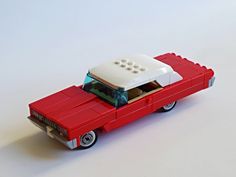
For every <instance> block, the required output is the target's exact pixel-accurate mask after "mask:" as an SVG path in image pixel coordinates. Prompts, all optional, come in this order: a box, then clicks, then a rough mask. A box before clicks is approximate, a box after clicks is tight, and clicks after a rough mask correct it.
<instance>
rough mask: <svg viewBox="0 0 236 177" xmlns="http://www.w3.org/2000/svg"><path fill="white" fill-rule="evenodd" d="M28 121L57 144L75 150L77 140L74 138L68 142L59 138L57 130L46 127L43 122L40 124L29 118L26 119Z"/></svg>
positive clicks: (63, 138) (61, 137)
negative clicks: (59, 143) (56, 141)
mask: <svg viewBox="0 0 236 177" xmlns="http://www.w3.org/2000/svg"><path fill="white" fill-rule="evenodd" d="M28 119H29V120H30V121H31V122H32V123H33V124H34V125H36V126H37V127H39V128H40V129H42V130H43V131H45V132H46V133H47V135H48V136H49V137H51V138H53V139H56V140H58V141H59V142H61V143H62V144H64V145H65V146H67V147H68V148H70V149H75V148H77V140H76V138H74V139H72V140H70V141H68V140H67V139H66V138H65V137H63V136H61V135H60V134H59V133H58V131H57V130H55V129H53V128H52V127H50V126H48V125H46V124H45V123H43V122H40V121H39V120H37V119H36V118H33V117H31V116H29V117H28Z"/></svg>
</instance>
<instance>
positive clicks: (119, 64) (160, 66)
mask: <svg viewBox="0 0 236 177" xmlns="http://www.w3.org/2000/svg"><path fill="white" fill-rule="evenodd" d="M89 73H90V74H91V75H92V76H93V77H96V79H98V80H100V81H102V82H105V83H106V84H109V85H110V86H111V87H113V88H116V89H117V88H122V89H124V90H129V89H132V88H135V87H138V86H140V85H143V84H146V83H148V82H151V81H157V82H158V83H159V84H160V85H161V86H162V87H164V86H167V85H170V84H173V83H175V82H177V81H180V80H182V79H183V78H182V77H181V76H180V75H179V74H178V73H177V72H175V71H174V70H173V69H172V67H171V66H169V65H167V64H165V63H163V62H161V61H159V60H156V59H154V58H152V57H149V56H146V55H138V56H130V57H124V58H119V59H116V60H113V61H108V62H106V63H104V64H101V65H100V66H97V67H95V68H92V69H90V70H89Z"/></svg>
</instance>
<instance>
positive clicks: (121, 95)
mask: <svg viewBox="0 0 236 177" xmlns="http://www.w3.org/2000/svg"><path fill="white" fill-rule="evenodd" d="M214 80H215V77H214V72H213V70H212V69H208V68H206V67H205V66H201V65H200V64H196V63H194V62H191V61H189V60H187V59H185V58H182V57H180V56H177V55H176V54H174V53H167V54H164V55H160V56H158V57H154V58H153V57H148V56H146V55H139V56H132V57H124V58H120V59H116V60H112V61H109V62H106V63H104V64H102V65H100V66H97V67H95V68H92V69H90V70H89V72H88V74H87V75H86V79H85V82H84V84H83V85H81V86H71V87H69V88H66V89H64V90H62V91H59V92H57V93H54V94H52V95H50V96H48V97H45V98H43V99H40V100H38V101H35V102H33V103H31V104H29V108H30V116H29V119H30V120H31V121H32V122H33V123H34V124H35V125H36V126H38V127H39V128H41V129H42V130H44V131H45V132H47V134H48V136H50V137H52V138H55V139H57V140H58V141H60V142H61V143H63V144H65V145H66V146H67V147H69V148H70V149H74V148H77V147H81V148H89V147H91V146H92V145H94V143H95V142H96V140H97V134H96V131H97V130H103V131H105V132H109V131H111V130H113V129H115V128H118V127H120V126H123V125H125V124H128V123H130V122H132V121H134V120H136V119H139V118H141V117H143V116H145V115H147V114H150V113H152V112H155V111H156V110H159V109H161V110H162V111H169V110H171V109H172V108H173V107H174V106H175V104H176V101H177V100H179V99H181V98H183V97H186V96H188V95H191V94H193V93H196V92H198V91H200V90H203V89H206V88H208V87H211V86H212V85H213V83H214Z"/></svg>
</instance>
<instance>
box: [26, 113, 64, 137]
mask: <svg viewBox="0 0 236 177" xmlns="http://www.w3.org/2000/svg"><path fill="white" fill-rule="evenodd" d="M31 114H32V116H34V117H35V118H37V119H38V120H40V121H42V122H43V123H45V124H47V125H48V126H50V127H52V128H54V129H55V130H57V131H58V132H59V133H62V134H63V135H65V136H67V130H66V129H64V128H62V127H60V126H59V125H57V124H56V123H55V122H53V121H51V120H49V119H47V118H46V117H44V116H42V115H41V114H39V113H37V112H36V111H33V110H32V111H31Z"/></svg>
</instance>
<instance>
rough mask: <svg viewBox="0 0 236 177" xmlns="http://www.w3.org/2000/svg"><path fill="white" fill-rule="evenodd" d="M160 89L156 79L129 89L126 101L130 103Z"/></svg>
mask: <svg viewBox="0 0 236 177" xmlns="http://www.w3.org/2000/svg"><path fill="white" fill-rule="evenodd" d="M160 89H162V87H161V86H160V85H159V84H158V83H157V82H156V81H152V82H149V83H146V84H144V85H141V86H139V87H136V88H133V89H130V90H128V102H129V103H131V102H133V101H135V100H138V99H140V98H142V97H144V96H146V95H148V94H151V93H153V92H156V91H158V90H160Z"/></svg>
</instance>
